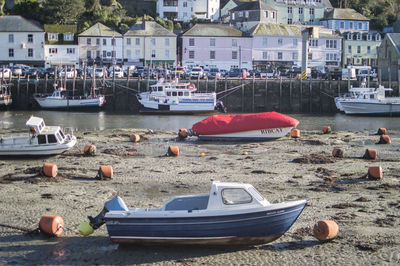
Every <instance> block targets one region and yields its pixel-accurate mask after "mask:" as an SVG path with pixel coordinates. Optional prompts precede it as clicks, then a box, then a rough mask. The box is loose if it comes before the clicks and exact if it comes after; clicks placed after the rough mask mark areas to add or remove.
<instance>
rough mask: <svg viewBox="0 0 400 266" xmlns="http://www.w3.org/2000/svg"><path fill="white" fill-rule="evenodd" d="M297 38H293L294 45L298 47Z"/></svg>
mask: <svg viewBox="0 0 400 266" xmlns="http://www.w3.org/2000/svg"><path fill="white" fill-rule="evenodd" d="M297 42H298V41H297V39H293V47H297Z"/></svg>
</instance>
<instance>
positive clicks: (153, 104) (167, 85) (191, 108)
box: [137, 78, 223, 114]
mask: <svg viewBox="0 0 400 266" xmlns="http://www.w3.org/2000/svg"><path fill="white" fill-rule="evenodd" d="M196 91H197V89H196V86H195V85H194V84H193V83H189V82H179V81H178V80H177V79H176V80H173V81H171V82H165V81H164V79H163V78H160V79H159V80H158V82H157V84H155V85H152V86H150V91H148V92H141V93H139V94H138V95H137V99H138V101H139V103H140V104H141V109H140V112H141V113H164V114H193V113H208V112H213V111H215V110H217V109H223V105H222V103H221V102H217V94H216V93H215V92H210V93H196Z"/></svg>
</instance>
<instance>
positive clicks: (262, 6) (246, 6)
mask: <svg viewBox="0 0 400 266" xmlns="http://www.w3.org/2000/svg"><path fill="white" fill-rule="evenodd" d="M249 10H274V11H276V9H275V8H273V7H271V6H270V5H267V4H266V3H264V2H262V1H261V0H257V1H251V2H243V3H242V4H240V5H238V6H237V7H235V8H232V9H231V10H229V11H230V12H236V11H249Z"/></svg>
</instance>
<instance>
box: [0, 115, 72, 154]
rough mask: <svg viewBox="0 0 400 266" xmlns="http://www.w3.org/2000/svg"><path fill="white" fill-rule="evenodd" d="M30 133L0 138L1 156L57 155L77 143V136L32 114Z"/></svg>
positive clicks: (29, 122)
mask: <svg viewBox="0 0 400 266" xmlns="http://www.w3.org/2000/svg"><path fill="white" fill-rule="evenodd" d="M26 125H27V126H28V127H29V135H26V136H11V137H1V138H0V156H5V155H7V156H10V155H11V156H14V155H22V156H25V155H36V156H44V155H55V154H60V153H63V152H65V151H67V150H69V149H71V148H72V147H74V146H75V144H76V137H75V136H73V135H72V134H71V135H70V134H64V132H63V130H62V129H61V128H60V127H59V126H46V125H45V123H44V121H43V119H42V118H40V117H34V116H32V117H31V118H29V120H28V121H27V122H26Z"/></svg>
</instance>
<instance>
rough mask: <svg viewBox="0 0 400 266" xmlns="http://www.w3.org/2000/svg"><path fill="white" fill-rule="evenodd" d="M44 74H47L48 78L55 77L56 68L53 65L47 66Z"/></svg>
mask: <svg viewBox="0 0 400 266" xmlns="http://www.w3.org/2000/svg"><path fill="white" fill-rule="evenodd" d="M44 75H45V76H46V75H47V77H48V78H54V75H55V69H54V68H53V67H49V68H46V69H45V70H44Z"/></svg>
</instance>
